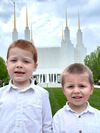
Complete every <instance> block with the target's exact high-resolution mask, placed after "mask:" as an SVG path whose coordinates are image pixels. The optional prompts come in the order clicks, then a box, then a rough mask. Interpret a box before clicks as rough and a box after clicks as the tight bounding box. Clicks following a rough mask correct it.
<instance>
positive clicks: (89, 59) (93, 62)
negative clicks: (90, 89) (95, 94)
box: [84, 46, 100, 83]
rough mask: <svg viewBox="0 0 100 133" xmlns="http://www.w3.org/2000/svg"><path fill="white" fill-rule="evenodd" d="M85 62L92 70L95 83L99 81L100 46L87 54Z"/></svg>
mask: <svg viewBox="0 0 100 133" xmlns="http://www.w3.org/2000/svg"><path fill="white" fill-rule="evenodd" d="M84 63H85V65H87V66H88V67H89V68H90V69H91V70H92V72H93V76H94V81H95V83H96V82H98V80H99V79H100V46H99V47H97V49H96V51H94V52H92V53H90V55H87V56H86V58H85V59H84Z"/></svg>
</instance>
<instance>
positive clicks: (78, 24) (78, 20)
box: [78, 12, 80, 30]
mask: <svg viewBox="0 0 100 133" xmlns="http://www.w3.org/2000/svg"><path fill="white" fill-rule="evenodd" d="M78 30H80V15H79V12H78Z"/></svg>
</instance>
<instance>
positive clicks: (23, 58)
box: [0, 39, 52, 133]
mask: <svg viewBox="0 0 100 133" xmlns="http://www.w3.org/2000/svg"><path fill="white" fill-rule="evenodd" d="M36 68H37V50H36V48H35V46H34V45H33V44H32V42H29V41H26V40H22V39H20V40H17V41H15V42H13V43H12V44H11V45H10V46H9V48H8V52H7V69H8V73H9V75H10V78H11V80H10V82H9V85H7V86H4V87H2V88H0V132H1V133H51V132H52V131H51V123H52V113H51V107H50V102H49V97H48V92H47V91H46V90H45V89H43V88H41V87H39V86H36V85H35V84H34V83H33V81H32V79H31V77H32V74H33V72H34V71H35V70H36Z"/></svg>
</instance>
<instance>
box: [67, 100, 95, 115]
mask: <svg viewBox="0 0 100 133" xmlns="http://www.w3.org/2000/svg"><path fill="white" fill-rule="evenodd" d="M65 109H66V110H67V111H71V112H73V113H76V112H75V111H74V110H72V109H71V108H70V106H69V105H68V102H67V103H66V105H65ZM87 112H89V113H95V112H94V109H93V107H91V106H90V104H89V102H87V108H86V109H85V110H84V111H83V112H81V114H83V113H87Z"/></svg>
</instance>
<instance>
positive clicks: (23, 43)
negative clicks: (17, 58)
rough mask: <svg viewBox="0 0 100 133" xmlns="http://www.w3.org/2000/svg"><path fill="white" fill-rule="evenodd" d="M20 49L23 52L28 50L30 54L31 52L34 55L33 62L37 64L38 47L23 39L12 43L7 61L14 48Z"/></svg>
mask: <svg viewBox="0 0 100 133" xmlns="http://www.w3.org/2000/svg"><path fill="white" fill-rule="evenodd" d="M16 47H17V48H20V49H23V50H27V51H29V52H31V53H32V54H33V60H34V62H35V63H37V60H38V59H37V50H36V47H35V46H34V44H33V43H32V42H30V41H27V40H23V39H18V40H16V41H14V42H12V43H11V45H10V46H9V48H8V51H7V59H8V58H9V52H10V50H11V49H12V48H16Z"/></svg>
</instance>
